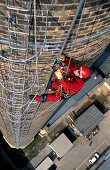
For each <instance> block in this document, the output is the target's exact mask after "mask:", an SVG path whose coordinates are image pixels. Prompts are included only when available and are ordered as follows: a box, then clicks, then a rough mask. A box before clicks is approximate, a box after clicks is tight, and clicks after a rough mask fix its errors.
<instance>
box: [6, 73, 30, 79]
mask: <svg viewBox="0 0 110 170" xmlns="http://www.w3.org/2000/svg"><path fill="white" fill-rule="evenodd" d="M8 76H9V78H11V79H20V80H30V79H29V74H28V77H17V76H12V75H10V72H9V73H8Z"/></svg>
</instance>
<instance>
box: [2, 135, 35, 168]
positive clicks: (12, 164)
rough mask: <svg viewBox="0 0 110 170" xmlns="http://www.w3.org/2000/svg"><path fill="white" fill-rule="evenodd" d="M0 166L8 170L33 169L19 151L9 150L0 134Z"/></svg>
mask: <svg viewBox="0 0 110 170" xmlns="http://www.w3.org/2000/svg"><path fill="white" fill-rule="evenodd" d="M0 166H1V167H3V169H8V170H28V169H29V170H34V167H33V166H32V164H31V163H30V161H29V160H28V158H27V157H26V155H25V154H24V152H23V151H22V150H21V149H18V150H17V149H13V148H11V147H10V146H9V145H8V144H7V143H6V142H5V140H4V138H3V135H2V133H1V132H0Z"/></svg>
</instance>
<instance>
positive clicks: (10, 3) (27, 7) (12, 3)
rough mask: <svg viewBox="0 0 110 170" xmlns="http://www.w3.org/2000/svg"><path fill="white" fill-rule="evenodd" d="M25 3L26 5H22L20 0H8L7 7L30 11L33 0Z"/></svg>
mask: <svg viewBox="0 0 110 170" xmlns="http://www.w3.org/2000/svg"><path fill="white" fill-rule="evenodd" d="M22 2H25V1H22ZM25 4H26V5H25V6H24V7H21V5H20V2H18V1H17V0H16V1H15V0H6V7H7V8H8V9H12V10H18V11H29V10H30V9H31V4H32V0H29V2H25ZM15 5H16V6H15Z"/></svg>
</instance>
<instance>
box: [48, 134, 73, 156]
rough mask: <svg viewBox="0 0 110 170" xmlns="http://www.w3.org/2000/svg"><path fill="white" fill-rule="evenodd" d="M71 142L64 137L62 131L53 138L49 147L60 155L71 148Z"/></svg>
mask: <svg viewBox="0 0 110 170" xmlns="http://www.w3.org/2000/svg"><path fill="white" fill-rule="evenodd" d="M72 146H73V144H72V143H71V142H70V140H69V139H68V138H67V137H66V135H65V134H64V133H62V134H61V135H60V136H59V137H58V138H57V139H56V140H54V141H53V142H52V143H51V145H50V147H51V148H52V149H53V151H55V153H56V154H57V155H58V156H59V157H62V156H64V155H65V154H66V153H67V152H68V151H69V150H70V149H71V148H72Z"/></svg>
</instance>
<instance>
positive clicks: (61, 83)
mask: <svg viewBox="0 0 110 170" xmlns="http://www.w3.org/2000/svg"><path fill="white" fill-rule="evenodd" d="M63 63H64V64H65V65H66V66H68V65H69V69H70V70H71V71H70V72H68V73H67V77H66V78H63V79H62V80H58V81H57V80H55V81H54V82H53V83H52V88H51V90H52V91H54V93H51V94H47V101H56V100H60V99H61V93H63V94H64V93H66V94H67V96H71V95H74V94H76V93H77V92H78V91H79V90H80V89H81V88H82V87H83V85H84V80H83V79H81V78H79V77H75V76H73V71H75V70H77V69H79V67H77V66H76V65H75V64H74V63H73V62H72V61H69V59H68V58H66V61H65V62H63ZM35 99H36V100H37V101H39V96H35Z"/></svg>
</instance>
